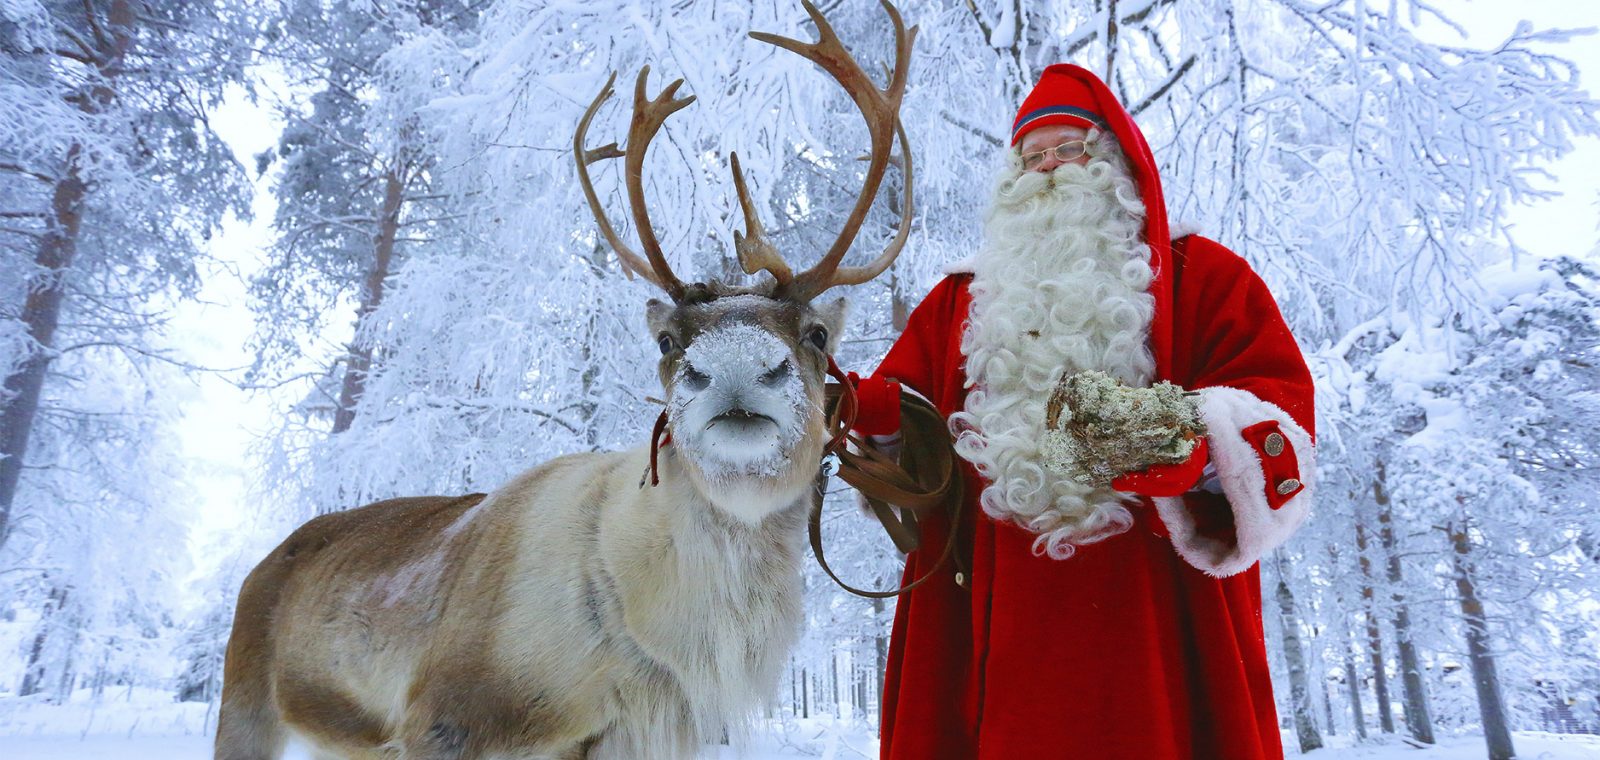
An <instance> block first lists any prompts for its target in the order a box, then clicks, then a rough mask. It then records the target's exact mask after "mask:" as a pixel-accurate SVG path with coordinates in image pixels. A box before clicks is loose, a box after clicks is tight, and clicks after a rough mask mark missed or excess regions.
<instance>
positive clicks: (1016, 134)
mask: <svg viewBox="0 0 1600 760" xmlns="http://www.w3.org/2000/svg"><path fill="white" fill-rule="evenodd" d="M1078 72H1082V73H1083V74H1088V76H1089V77H1090V78H1093V77H1094V75H1093V74H1089V72H1087V71H1084V70H1083V69H1080V68H1078V67H1077V66H1072V65H1068V64H1056V65H1054V66H1051V67H1050V68H1047V69H1045V70H1044V73H1043V74H1040V75H1039V83H1038V84H1036V85H1034V86H1033V92H1030V93H1028V97H1027V99H1026V100H1024V101H1022V108H1020V109H1017V119H1016V121H1013V122H1012V123H1011V144H1012V145H1016V144H1017V143H1018V142H1021V141H1022V136H1023V135H1025V134H1027V133H1028V132H1030V131H1032V130H1034V129H1038V128H1039V127H1043V126H1048V125H1051V124H1067V125H1070V126H1074V127H1083V128H1085V129H1088V128H1091V127H1092V128H1095V129H1100V130H1105V129H1107V127H1106V122H1105V118H1104V117H1102V116H1101V115H1100V114H1101V111H1100V109H1099V107H1098V106H1097V104H1096V103H1095V94H1094V90H1093V89H1092V88H1091V87H1090V85H1089V82H1088V81H1087V80H1085V79H1084V78H1083V77H1081V76H1078V75H1077V74H1078ZM1095 81H1099V80H1095Z"/></svg>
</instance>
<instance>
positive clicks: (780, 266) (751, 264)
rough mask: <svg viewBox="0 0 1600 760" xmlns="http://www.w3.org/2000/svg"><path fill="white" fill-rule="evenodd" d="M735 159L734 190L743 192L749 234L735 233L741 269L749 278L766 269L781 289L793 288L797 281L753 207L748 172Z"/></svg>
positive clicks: (740, 196)
mask: <svg viewBox="0 0 1600 760" xmlns="http://www.w3.org/2000/svg"><path fill="white" fill-rule="evenodd" d="M732 157H733V187H734V189H735V190H737V191H739V208H741V209H743V210H744V228H745V234H743V235H740V234H739V231H738V230H734V231H733V250H734V251H735V252H737V253H738V254H739V265H740V266H741V267H743V268H744V273H745V274H755V273H756V272H759V271H761V270H763V269H765V270H767V271H768V272H771V273H772V277H773V279H775V280H777V281H778V285H779V287H784V286H787V285H788V284H789V281H790V280H793V279H794V271H793V270H791V269H789V263H788V262H786V261H784V260H783V256H782V255H780V254H779V253H778V249H776V248H774V247H772V244H771V243H769V242H767V231H766V230H765V229H764V228H762V226H761V219H760V218H758V217H757V216H756V209H755V206H754V205H752V204H751V203H750V191H749V190H748V189H746V188H745V186H744V172H743V171H741V170H740V169H739V154H738V153H734V154H732Z"/></svg>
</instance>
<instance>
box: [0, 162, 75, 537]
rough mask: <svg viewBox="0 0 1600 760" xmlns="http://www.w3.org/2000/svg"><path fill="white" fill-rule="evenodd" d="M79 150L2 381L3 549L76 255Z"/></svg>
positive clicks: (55, 199) (57, 200)
mask: <svg viewBox="0 0 1600 760" xmlns="http://www.w3.org/2000/svg"><path fill="white" fill-rule="evenodd" d="M81 150H82V148H81V147H80V146H79V145H77V144H74V145H73V146H72V147H70V148H68V149H67V166H66V176H64V177H63V178H61V179H60V180H59V181H57V182H56V186H55V191H54V192H53V193H52V194H51V198H50V209H51V214H52V216H51V222H50V229H49V230H48V231H46V232H45V234H44V237H43V238H42V239H41V240H40V241H39V249H38V252H37V253H36V254H35V255H34V258H33V263H34V265H35V266H36V267H38V271H37V272H35V273H34V275H33V276H32V277H29V278H28V297H27V300H26V301H25V302H24V303H23V306H22V323H23V324H24V325H25V326H26V327H27V330H28V338H29V340H30V341H31V342H32V343H33V345H32V346H31V349H30V350H29V351H28V357H27V358H26V359H24V360H23V361H22V366H20V367H18V368H17V371H16V372H15V373H13V374H12V375H11V376H10V377H7V378H6V381H5V394H4V396H5V397H6V398H9V399H10V401H9V402H7V403H5V405H4V409H3V411H0V547H3V546H5V540H6V537H7V536H8V535H10V533H11V507H12V504H13V503H14V502H15V500H16V495H17V485H18V483H20V482H21V480H22V465H23V462H24V460H25V458H26V457H27V453H28V438H29V437H30V436H31V435H32V433H33V422H34V417H35V415H37V413H38V411H39V399H40V396H41V394H42V392H43V389H44V378H45V375H46V374H47V373H48V371H49V368H50V362H51V361H52V360H53V359H54V358H55V335H56V326H57V324H59V323H60V321H61V301H62V297H63V296H64V295H65V287H64V286H65V283H64V280H65V279H66V274H67V269H68V268H70V267H71V266H72V261H73V259H74V258H76V257H77V253H78V228H79V225H80V223H81V222H82V221H83V197H84V194H85V191H86V188H85V186H84V183H83V180H82V179H80V178H79V176H78V155H79V153H80V152H81Z"/></svg>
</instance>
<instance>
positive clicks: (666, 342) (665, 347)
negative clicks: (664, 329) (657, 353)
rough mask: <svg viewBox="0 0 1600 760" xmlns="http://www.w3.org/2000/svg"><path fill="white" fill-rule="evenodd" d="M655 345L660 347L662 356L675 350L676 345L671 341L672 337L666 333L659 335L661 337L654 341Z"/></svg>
mask: <svg viewBox="0 0 1600 760" xmlns="http://www.w3.org/2000/svg"><path fill="white" fill-rule="evenodd" d="M656 344H657V345H659V346H661V353H662V354H663V355H665V354H670V353H672V349H674V348H677V343H676V342H675V341H673V340H672V336H671V335H668V334H666V333H661V337H660V338H657V339H656Z"/></svg>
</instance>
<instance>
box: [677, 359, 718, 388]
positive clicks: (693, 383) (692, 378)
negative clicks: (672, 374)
mask: <svg viewBox="0 0 1600 760" xmlns="http://www.w3.org/2000/svg"><path fill="white" fill-rule="evenodd" d="M683 383H684V385H686V386H688V387H689V390H691V391H697V392H698V391H703V390H705V389H706V387H707V386H710V385H711V376H710V375H707V374H706V373H704V372H701V371H700V370H697V369H695V368H694V365H692V364H686V365H684V368H683Z"/></svg>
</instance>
